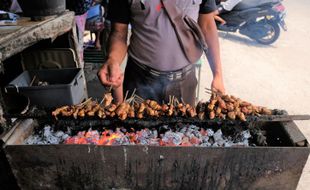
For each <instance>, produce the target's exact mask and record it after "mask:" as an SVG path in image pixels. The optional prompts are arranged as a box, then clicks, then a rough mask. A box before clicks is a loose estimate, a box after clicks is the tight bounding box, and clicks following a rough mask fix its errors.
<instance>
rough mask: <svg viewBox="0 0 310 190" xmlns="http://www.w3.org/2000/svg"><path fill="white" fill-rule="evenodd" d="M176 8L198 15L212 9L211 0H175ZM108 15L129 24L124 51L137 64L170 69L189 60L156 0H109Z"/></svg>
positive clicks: (163, 69) (189, 14)
mask: <svg viewBox="0 0 310 190" xmlns="http://www.w3.org/2000/svg"><path fill="white" fill-rule="evenodd" d="M176 2H177V4H176V6H178V8H179V9H181V10H183V11H184V13H185V14H187V15H188V16H190V17H192V18H193V19H194V20H197V19H198V15H199V13H201V14H207V13H210V12H212V11H214V10H215V9H216V5H215V2H214V0H176ZM108 19H110V20H111V21H112V23H113V22H116V23H124V24H129V23H130V24H131V26H132V35H131V39H130V45H129V50H128V54H129V56H130V57H131V58H132V59H133V60H135V61H136V62H138V63H140V64H144V65H147V66H149V67H152V68H154V69H156V70H159V71H174V70H178V69H181V68H183V67H185V66H187V65H189V64H190V62H189V61H188V60H187V58H186V57H185V55H184V53H183V50H182V48H181V46H180V44H179V41H178V39H177V36H176V34H175V31H174V28H173V26H172V25H171V22H170V20H169V17H168V15H167V13H166V12H165V11H164V9H163V5H162V3H161V1H160V0H132V2H131V4H130V3H129V1H128V0H110V2H109V8H108Z"/></svg>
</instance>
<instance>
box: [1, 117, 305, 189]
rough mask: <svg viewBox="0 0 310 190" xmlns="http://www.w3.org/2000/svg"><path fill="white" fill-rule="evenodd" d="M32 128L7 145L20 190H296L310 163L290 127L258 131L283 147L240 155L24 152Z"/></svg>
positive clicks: (69, 148)
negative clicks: (307, 162)
mask: <svg viewBox="0 0 310 190" xmlns="http://www.w3.org/2000/svg"><path fill="white" fill-rule="evenodd" d="M35 125H36V122H34V121H33V120H24V121H22V122H21V123H20V124H19V125H17V126H16V128H14V129H12V131H11V132H10V134H8V135H7V136H6V137H5V138H4V141H5V142H6V145H5V148H4V150H5V153H6V156H7V159H8V161H9V163H10V165H11V167H12V171H13V173H14V175H15V177H16V179H17V181H18V185H19V186H20V187H21V188H22V189H113V188H114V189H186V190H188V189H272V190H274V189H281V190H285V189H295V188H296V187H297V184H298V181H299V178H300V176H301V173H302V170H303V168H304V165H305V163H306V161H307V158H308V155H309V147H308V143H307V141H306V139H305V138H304V136H303V135H302V133H301V132H300V131H299V130H298V128H297V126H296V125H295V124H294V123H293V122H288V123H284V122H278V123H269V122H266V123H262V124H259V125H262V126H264V127H265V129H266V130H267V132H268V133H269V136H272V138H276V139H280V141H281V142H282V144H281V145H279V144H273V145H271V146H268V147H235V148H205V147H156V146H96V145H24V144H23V141H24V139H25V138H27V137H28V136H29V134H31V133H32V131H33V130H34V127H35ZM257 125H258V124H257ZM267 136H268V135H267Z"/></svg>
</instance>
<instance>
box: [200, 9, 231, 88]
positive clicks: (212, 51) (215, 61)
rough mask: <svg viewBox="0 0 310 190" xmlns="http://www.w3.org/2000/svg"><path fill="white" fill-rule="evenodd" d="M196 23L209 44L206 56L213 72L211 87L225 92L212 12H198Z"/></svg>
mask: <svg viewBox="0 0 310 190" xmlns="http://www.w3.org/2000/svg"><path fill="white" fill-rule="evenodd" d="M198 24H199V26H200V27H201V30H202V32H203V33H204V35H205V39H206V43H207V44H208V46H209V51H208V54H207V58H208V61H209V64H210V67H211V70H212V73H213V81H212V84H211V87H212V89H213V90H215V91H219V92H221V93H225V88H224V84H223V75H222V64H221V58H220V46H219V40H218V33H217V28H216V24H215V21H214V12H211V13H208V14H199V18H198Z"/></svg>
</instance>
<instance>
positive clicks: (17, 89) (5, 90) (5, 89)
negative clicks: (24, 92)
mask: <svg viewBox="0 0 310 190" xmlns="http://www.w3.org/2000/svg"><path fill="white" fill-rule="evenodd" d="M8 86H13V87H15V88H16V92H17V93H19V88H18V86H17V85H16V84H9V85H8ZM4 92H5V93H8V90H7V87H5V88H4Z"/></svg>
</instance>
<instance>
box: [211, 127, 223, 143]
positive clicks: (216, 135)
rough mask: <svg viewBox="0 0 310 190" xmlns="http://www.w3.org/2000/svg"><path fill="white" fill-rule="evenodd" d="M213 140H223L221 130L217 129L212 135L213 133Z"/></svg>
mask: <svg viewBox="0 0 310 190" xmlns="http://www.w3.org/2000/svg"><path fill="white" fill-rule="evenodd" d="M213 138H214V141H215V142H219V141H223V133H222V130H221V129H219V130H217V131H216V132H215V133H214V135H213Z"/></svg>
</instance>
